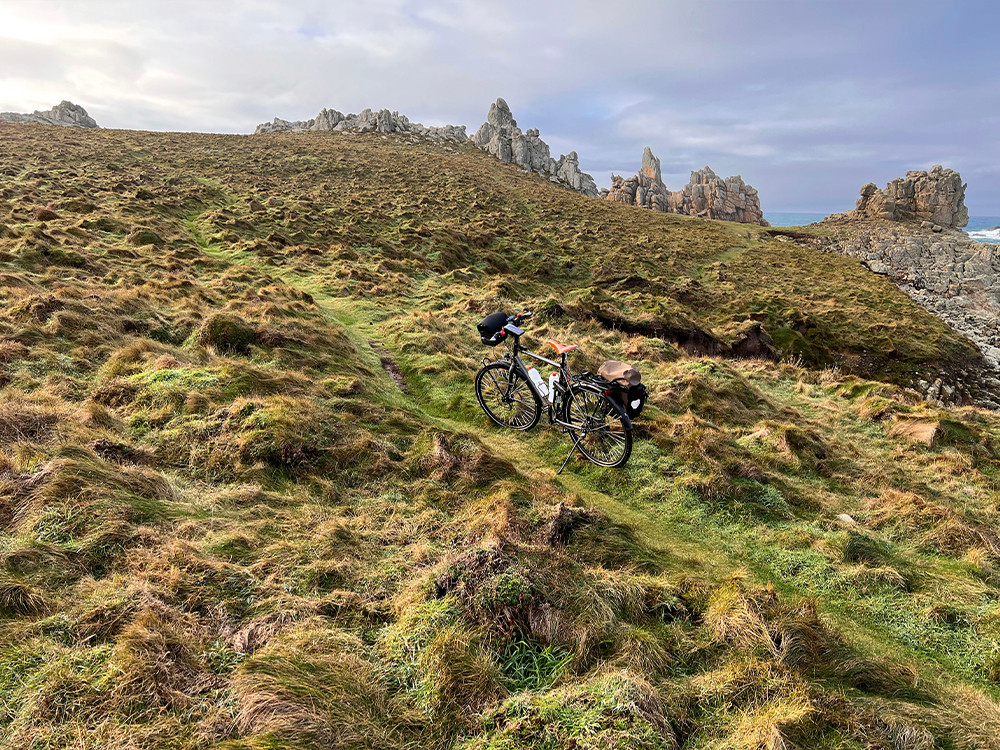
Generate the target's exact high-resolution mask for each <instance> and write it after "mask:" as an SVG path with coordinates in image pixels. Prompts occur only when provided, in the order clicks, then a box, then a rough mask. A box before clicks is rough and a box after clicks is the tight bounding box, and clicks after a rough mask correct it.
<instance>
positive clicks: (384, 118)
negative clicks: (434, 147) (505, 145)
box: [254, 109, 468, 143]
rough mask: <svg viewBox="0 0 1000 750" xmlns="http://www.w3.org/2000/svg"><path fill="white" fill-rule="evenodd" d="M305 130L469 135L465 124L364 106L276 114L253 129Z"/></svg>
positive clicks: (459, 137) (450, 138)
mask: <svg viewBox="0 0 1000 750" xmlns="http://www.w3.org/2000/svg"><path fill="white" fill-rule="evenodd" d="M307 130H336V131H339V132H343V131H349V132H356V133H412V134H415V135H423V136H427V137H430V138H433V139H436V140H445V141H455V142H458V143H465V142H466V141H467V140H468V136H467V135H466V133H465V126H464V125H442V126H440V127H425V126H423V125H421V124H420V123H419V122H410V120H409V118H408V117H407V116H406V115H401V114H399V112H390V111H389V110H387V109H380V110H378V111H375V110H372V109H365V110H362V111H361V112H359V113H358V114H346V115H345V114H344V113H343V112H339V111H337V110H335V109H322V110H320V112H319V114H318V115H316V116H315V117H314V118H312V119H311V120H294V121H290V120H282V119H281V118H279V117H275V118H274V120H273V121H272V122H264V123H261V124H260V125H258V126H257V128H256V130H254V133H255V134H259V133H279V132H302V131H307Z"/></svg>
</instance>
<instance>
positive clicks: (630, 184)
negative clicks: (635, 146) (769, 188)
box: [604, 146, 768, 227]
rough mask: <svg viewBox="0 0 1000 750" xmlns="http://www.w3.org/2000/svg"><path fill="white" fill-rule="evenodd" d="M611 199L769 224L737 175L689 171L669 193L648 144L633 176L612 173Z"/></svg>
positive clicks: (753, 193)
mask: <svg viewBox="0 0 1000 750" xmlns="http://www.w3.org/2000/svg"><path fill="white" fill-rule="evenodd" d="M604 197H605V198H606V199H607V200H610V201H616V202H618V203H625V204H626V205H630V206H641V207H643V208H649V209H652V210H654V211H663V212H665V213H674V214H687V215H688V216H701V217H704V218H707V219H721V220H723V221H738V222H741V223H743V224H760V225H761V226H765V227H766V226H768V223H767V221H765V220H764V214H763V213H762V212H761V209H760V197H759V196H758V195H757V191H756V190H754V189H753V188H752V187H750V186H749V185H747V184H746V183H744V182H743V178H742V177H740V176H739V175H735V176H733V177H727V178H725V179H722V178H721V177H719V176H718V175H717V174H715V172H713V171H712V170H711V168H709V167H705V168H704V169H699V170H696V171H694V172H692V173H691V179H690V181H689V182H688V184H687V185H685V186H684V187H683V188H681V189H680V190H678V191H676V192H671V191H670V190H668V189H667V186H666V185H664V184H663V177H662V173H661V171H660V160H659V159H657V158H656V157H655V156H654V155H653V152H652V150H651V149H650V148H649V146H647V147H646V149H645V151H643V152H642V166H641V167H640V168H639V173H638V174H636V175H635V176H634V177H628V178H624V177H621V176H619V175H612V176H611V189H610V190H608V191H607V192H606V193H604Z"/></svg>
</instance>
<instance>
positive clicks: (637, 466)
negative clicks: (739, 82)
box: [189, 221, 946, 680]
mask: <svg viewBox="0 0 1000 750" xmlns="http://www.w3.org/2000/svg"><path fill="white" fill-rule="evenodd" d="M189 227H190V229H191V232H192V238H193V239H194V240H195V241H196V242H197V243H198V245H199V246H200V247H201V248H202V249H203V250H204V252H206V253H207V254H208V255H211V256H213V257H215V258H217V259H219V260H223V261H225V262H228V263H231V264H233V265H237V266H239V265H248V262H247V261H249V260H251V258H248V257H241V254H239V253H232V252H227V251H226V250H225V249H223V248H222V247H219V246H217V245H213V244H211V243H208V242H205V241H204V239H203V238H202V237H201V235H200V233H199V232H198V230H197V227H196V226H195V223H194V221H190V222H189ZM258 262H259V261H258ZM266 268H267V271H268V272H269V273H270V274H272V275H273V276H274V277H275V278H277V279H279V280H281V281H282V282H283V283H285V284H288V285H289V286H291V287H293V288H296V289H298V290H300V291H305V292H308V293H309V294H310V295H312V297H313V301H314V303H315V305H316V307H317V308H318V309H319V310H320V312H321V313H322V314H323V316H324V317H325V318H326V319H327V320H328V321H329V322H331V323H333V324H335V325H337V326H338V327H340V328H341V329H342V330H343V331H344V332H345V333H346V334H347V335H348V336H349V338H350V339H351V341H352V342H353V343H354V345H355V348H356V350H357V352H358V354H359V356H360V358H361V360H362V362H363V364H364V365H365V366H366V367H367V368H368V369H369V370H370V372H371V377H372V386H373V389H374V391H375V393H376V394H377V396H378V397H379V398H381V399H382V400H383V402H384V403H385V404H386V405H389V406H392V407H395V408H399V409H402V410H404V411H407V412H409V413H411V414H413V415H414V416H417V417H418V418H419V419H420V420H421V421H423V422H424V423H425V424H427V425H429V426H431V427H437V428H439V429H441V430H442V431H446V432H450V433H454V434H465V435H469V436H473V437H475V438H476V439H478V440H479V441H481V442H482V443H483V444H486V445H489V446H490V447H491V448H492V449H493V450H494V451H495V452H496V453H498V454H499V455H502V456H504V457H505V458H506V459H507V460H509V461H510V462H511V463H512V464H513V465H514V466H516V467H517V470H518V472H520V473H521V474H522V475H523V476H524V477H526V478H527V479H528V480H529V481H530V482H532V483H537V484H545V483H554V484H555V485H556V486H557V487H559V488H560V490H561V491H562V493H564V494H565V495H566V496H575V497H577V498H579V502H580V503H581V504H582V505H584V506H585V507H587V508H591V509H596V510H599V511H601V512H603V513H604V514H606V515H607V517H609V518H611V519H613V520H614V521H615V522H620V523H624V524H627V525H628V526H630V527H631V528H632V529H633V530H634V531H635V533H636V536H637V539H638V540H639V541H640V542H641V543H642V544H643V545H644V546H645V548H646V550H647V551H648V552H649V559H650V560H651V561H655V562H656V564H657V565H658V566H661V567H662V569H664V570H683V571H686V572H689V573H693V574H696V575H701V576H704V577H706V578H708V579H710V580H715V581H720V580H722V579H723V578H725V577H727V576H729V575H732V574H733V573H734V572H736V571H739V570H749V571H750V573H751V575H752V576H754V577H757V578H759V579H760V580H762V581H764V580H769V578H768V576H767V575H766V574H764V573H763V571H761V570H758V569H756V567H755V565H754V564H753V563H752V562H751V561H750V560H749V559H748V558H746V557H745V554H744V550H743V549H742V547H741V546H740V540H737V539H731V538H729V537H728V536H727V535H726V533H725V532H724V531H723V530H721V529H714V528H705V529H704V530H703V533H702V534H700V535H699V536H698V538H688V537H686V536H685V533H684V532H683V531H681V530H679V529H677V528H676V527H674V526H672V525H671V524H670V521H669V519H666V518H657V513H656V511H655V509H647V508H637V507H634V506H633V505H629V504H628V503H626V502H624V501H622V500H620V499H618V498H617V497H615V496H614V495H611V494H609V493H607V492H605V491H602V490H601V489H600V488H599V487H597V486H595V479H597V480H598V481H599V475H592V476H588V475H587V474H581V473H578V472H576V471H574V464H576V460H571V461H570V464H569V466H568V467H567V469H566V471H565V472H564V473H563V474H561V475H558V476H557V475H556V468H557V466H558V462H561V460H562V457H563V456H565V453H561V449H562V447H563V446H565V449H566V450H568V448H569V443H568V442H566V440H565V438H564V437H563V436H560V435H559V434H558V433H557V432H554V431H552V430H551V429H549V428H547V426H545V425H544V424H540V425H539V426H538V427H537V428H535V430H533V431H532V434H531V435H525V434H524V433H520V432H514V431H511V430H501V429H497V428H495V427H493V426H492V425H491V424H489V423H488V422H487V420H486V419H485V417H484V418H483V420H482V424H478V423H476V422H475V421H463V420H460V419H456V418H453V417H451V416H447V415H444V414H437V413H433V412H430V411H427V410H426V409H425V407H424V405H422V404H421V403H420V402H419V401H418V400H417V395H418V394H415V393H414V392H413V389H407V388H406V387H405V382H404V383H401V382H400V379H401V378H404V376H403V373H402V371H401V370H398V367H397V368H395V369H396V371H394V368H393V367H392V366H387V363H386V361H385V360H386V359H390V360H392V359H393V356H394V353H393V352H392V351H391V350H390V349H388V348H387V347H386V346H385V345H384V344H383V343H382V342H381V341H379V340H378V339H376V338H375V337H374V335H373V331H372V328H373V325H374V324H375V323H377V322H379V321H380V320H382V319H384V311H383V310H380V309H378V308H377V307H375V306H373V305H372V304H371V303H366V302H360V301H357V300H351V299H347V298H340V297H333V296H331V295H329V294H328V293H326V292H324V291H323V290H322V288H321V287H319V286H318V285H317V284H316V283H315V281H312V280H309V279H306V278H304V277H302V276H301V275H299V274H298V273H296V272H295V271H289V270H287V269H282V268H279V267H275V266H272V265H269V264H267V265H266ZM392 364H393V365H395V362H394V361H393V362H392ZM551 441H558V444H559V446H560V451H558V452H559V453H561V455H560V457H559V458H558V460H557V461H556V463H555V464H553V461H552V458H551V457H550V456H549V455H544V454H546V453H548V454H552V453H553V448H552V442H551ZM577 459H579V460H582V459H580V458H579V456H578V457H577ZM637 459H638V461H637ZM642 460H643V457H642V456H641V455H639V456H637V455H636V454H633V458H632V460H631V461H630V465H629V468H627V469H625V471H628V470H630V469H631V470H635V471H641V470H642V463H641V462H642ZM646 460H656V459H655V454H654V455H653V456H650V457H647V459H646ZM582 468H583V470H584V471H589V468H590V467H589V465H585V466H583V467H582ZM600 471H602V472H608V471H612V472H615V471H622V470H620V469H602V470H600ZM591 473H592V472H591ZM772 583H773V584H775V585H776V586H777V587H778V588H779V589H780V590H782V591H784V593H786V594H791V595H793V596H796V597H809V596H810V594H809V592H805V591H801V590H799V589H797V588H795V587H794V586H789V585H788V584H787V582H783V581H772ZM821 608H822V610H823V612H824V615H825V616H826V617H828V618H829V619H830V621H831V623H832V624H833V625H834V626H835V627H836V628H837V629H838V630H839V631H840V632H842V633H844V634H847V633H849V634H850V637H851V639H852V640H855V641H856V642H858V643H865V644H867V647H868V648H869V649H871V650H883V651H885V650H888V651H892V652H894V653H896V654H897V658H899V656H901V655H903V654H907V655H909V656H911V657H912V656H913V651H912V650H911V648H910V647H909V646H907V645H905V644H904V643H902V642H901V641H900V639H899V638H898V637H896V636H895V635H894V634H889V633H887V632H885V631H884V630H881V629H880V628H877V627H874V626H863V625H859V623H858V622H857V621H856V620H855V618H854V617H853V616H852V612H851V610H850V608H849V607H848V608H845V607H843V606H838V605H837V604H835V603H827V604H826V605H825V606H822V607H821ZM889 644H891V646H890V645H889ZM887 647H888V648H887ZM910 661H911V662H912V661H913V660H912V658H911V659H910ZM942 666H943V665H939V664H936V663H934V662H928V663H926V664H924V665H923V666H922V668H921V672H922V674H923V676H924V678H927V679H932V680H935V679H940V677H941V675H942V671H941V670H942ZM945 674H946V672H945Z"/></svg>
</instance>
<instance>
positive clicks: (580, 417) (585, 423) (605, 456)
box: [565, 386, 632, 467]
mask: <svg viewBox="0 0 1000 750" xmlns="http://www.w3.org/2000/svg"><path fill="white" fill-rule="evenodd" d="M565 421H566V422H567V423H568V424H570V425H571V427H570V428H569V434H570V437H572V438H573V440H574V442H575V443H576V447H577V448H579V449H580V453H582V454H583V455H584V456H586V457H587V460H589V461H591V462H592V463H595V464H597V465H598V466H612V467H617V466H624V465H625V464H626V462H628V459H629V456H631V455H632V426H631V423H630V422H629V421H628V417H626V416H625V413H624V412H623V411H622V409H621V407H620V406H619V405H618V404H616V403H615V402H614V401H612V400H611V399H610V398H609V397H608V396H607V395H606V394H604V393H597V392H595V391H591V390H587V389H585V388H580V387H579V386H577V387H574V388H573V389H572V391H570V393H569V395H568V396H567V398H566V415H565Z"/></svg>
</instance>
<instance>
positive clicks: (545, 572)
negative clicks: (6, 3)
mask: <svg viewBox="0 0 1000 750" xmlns="http://www.w3.org/2000/svg"><path fill="white" fill-rule="evenodd" d="M2 135H3V137H4V139H5V140H4V142H5V144H8V143H9V144H10V149H9V153H8V152H5V153H4V154H3V155H0V176H2V181H0V224H2V225H3V226H4V227H6V230H5V231H4V232H3V233H2V234H3V236H2V237H0V300H2V302H3V303H4V304H3V305H2V309H0V387H2V390H3V394H2V395H3V399H2V403H0V744H3V745H5V746H10V747H39V748H42V747H53V748H54V747H73V746H79V747H105V748H126V747H129V748H131V747H149V748H153V747H165V746H169V747H185V748H230V750H234V749H235V748H265V747H285V748H293V747H294V748H313V747H315V748H318V747H345V748H360V747H380V748H384V747H388V748H394V747H398V748H412V747H430V748H435V747H437V748H449V747H461V748H467V749H470V748H477V749H478V748H496V749H499V748H508V749H510V748H522V747H523V748H529V747H542V748H553V749H556V748H558V749H559V750H562V749H563V748H574V747H575V748H583V747H594V748H597V747H600V748H609V747H620V748H666V747H683V748H723V747H725V748H732V747H747V748H749V747H755V748H757V747H788V746H790V745H793V746H795V747H803V748H804V747H817V748H860V747H865V748H900V747H907V748H917V747H930V746H936V747H942V748H972V747H997V744H996V737H997V736H998V735H1000V708H998V704H997V697H998V694H1000V693H998V687H997V683H998V674H1000V667H998V664H1000V656H998V653H997V648H996V642H997V636H998V634H1000V616H998V613H1000V596H998V595H1000V542H997V540H996V535H995V532H994V529H995V528H996V526H997V523H998V511H997V507H996V502H995V498H996V496H997V492H998V491H1000V485H998V477H1000V460H998V456H997V452H996V446H997V445H998V440H1000V419H998V418H997V417H996V415H995V414H992V413H989V412H984V411H980V410H978V409H975V408H972V407H966V408H960V409H943V408H937V407H933V406H930V405H928V404H926V403H923V402H920V401H919V400H918V399H917V398H916V397H915V395H914V394H913V393H912V392H911V391H908V390H907V389H906V386H908V385H911V384H912V383H913V382H914V380H915V379H916V378H918V377H923V378H925V379H926V378H931V377H938V376H941V377H946V378H947V377H953V376H955V375H956V374H958V373H962V372H966V371H967V370H968V367H969V366H970V363H973V364H974V362H975V352H974V351H973V349H972V348H971V345H970V344H969V342H968V341H966V340H964V339H962V338H961V337H959V336H956V335H955V334H954V333H952V332H951V331H950V330H949V329H948V328H947V327H946V326H944V325H943V324H942V323H941V322H940V321H938V320H937V319H936V318H934V317H932V316H930V315H929V314H927V313H926V312H924V311H923V310H921V309H920V308H918V307H916V306H915V305H914V304H913V303H912V302H911V301H910V300H909V299H908V298H907V297H906V296H905V295H904V294H902V293H901V292H899V291H898V290H897V289H896V288H895V287H893V286H892V285H891V284H890V283H889V282H887V281H886V280H885V279H883V278H881V277H877V276H875V275H873V274H870V273H868V272H867V271H865V270H864V269H863V268H862V267H861V266H860V265H859V264H857V263H856V262H854V261H852V260H848V259H845V258H842V257H839V256H832V255H827V254H821V253H817V252H814V251H812V250H809V249H808V248H807V247H804V246H801V245H799V244H796V243H787V242H780V241H776V240H774V239H773V238H772V234H773V232H768V231H765V230H763V229H761V228H756V227H747V226H742V225H733V224H726V223H721V222H711V221H702V220H697V219H691V218H688V217H681V216H674V215H662V214H656V213H653V212H649V211H642V210H638V209H633V208H630V207H624V206H619V205H613V204H610V203H603V202H599V201H595V200H591V199H586V198H584V197H582V196H578V195H576V194H574V193H570V192H568V191H564V190H561V189H559V188H556V187H554V186H552V185H549V184H547V183H545V182H544V181H542V180H538V179H536V178H534V177H532V176H525V175H522V174H521V173H519V172H518V171H517V170H516V169H512V168H509V167H508V166H505V165H502V164H499V163H498V162H496V161H494V160H492V159H490V158H488V157H486V156H485V155H483V154H482V153H480V152H478V151H476V150H475V149H472V148H471V147H470V148H464V147H463V148H459V149H457V150H455V151H453V152H448V151H444V150H442V149H440V148H439V147H436V146H433V145H431V144H427V143H423V142H420V141H419V140H417V141H413V142H411V141H410V140H408V139H406V138H399V137H387V138H383V137H381V136H378V135H371V136H352V135H338V134H314V136H315V137H312V136H310V137H300V136H280V135H279V136H273V137H272V136H267V137H256V138H248V137H240V136H208V135H196V134H150V133H133V132H111V131H99V132H96V133H93V134H91V133H88V134H87V138H86V139H83V138H81V137H80V135H79V134H75V133H70V132H66V131H58V130H50V129H46V128H14V127H7V128H3V131H2ZM41 207H50V208H51V209H52V210H53V211H54V212H55V213H56V214H57V215H58V217H60V218H57V219H51V218H50V219H48V220H46V221H45V222H43V223H40V222H38V221H37V220H36V218H35V217H36V215H37V213H36V212H37V210H38V208H41ZM147 240H148V242H147ZM521 306H525V307H534V308H535V309H536V311H537V313H538V314H537V315H536V317H535V319H533V320H532V322H531V325H530V326H529V333H528V338H527V339H526V343H529V344H530V345H532V346H538V347H539V348H542V347H543V346H544V344H543V343H542V342H544V341H545V339H546V338H548V337H550V336H551V337H556V338H559V339H560V340H569V341H571V342H573V343H579V344H580V345H581V346H580V350H579V352H578V353H577V354H575V355H574V359H573V365H574V367H577V368H580V369H582V368H584V367H587V368H590V369H595V368H596V365H597V364H599V363H600V361H601V360H602V359H605V358H614V359H626V360H630V361H634V362H636V363H637V364H638V365H639V367H640V368H641V370H642V372H643V377H644V381H645V382H647V384H648V385H649V387H650V389H651V399H650V402H649V404H648V406H647V410H646V413H645V414H644V415H643V418H642V419H641V420H640V421H639V422H638V423H637V426H636V445H635V449H634V452H633V456H632V459H631V461H630V463H629V465H628V467H627V468H626V469H624V470H620V471H615V470H606V469H601V468H598V467H595V466H592V465H591V464H589V463H587V462H585V461H583V460H582V459H580V458H579V457H577V458H574V459H573V460H571V461H570V463H569V466H568V468H567V471H566V472H565V473H563V474H562V475H558V476H557V475H556V474H555V470H556V468H557V467H558V465H559V464H560V463H561V461H562V459H563V458H564V457H565V454H566V451H567V450H568V449H569V447H570V444H569V442H568V441H567V439H566V438H565V437H564V436H562V435H560V434H559V433H558V432H557V431H556V430H554V429H551V428H548V427H545V426H544V425H542V426H539V427H538V428H537V429H536V430H534V431H532V432H531V433H529V434H520V433H513V432H504V431H501V430H498V429H496V428H494V427H493V426H492V425H491V424H490V423H489V422H488V421H487V420H486V419H485V418H484V417H483V415H482V414H481V412H480V411H479V408H478V406H477V404H476V402H475V398H474V394H473V392H472V381H473V377H474V375H475V372H476V369H477V368H478V366H479V362H480V361H481V359H482V358H483V356H489V355H491V354H494V353H491V352H488V351H484V350H483V349H482V348H481V346H480V345H479V344H478V340H477V338H476V336H475V334H474V332H473V330H474V326H475V323H476V322H477V321H478V320H479V319H480V318H481V317H482V316H483V315H484V314H485V313H488V312H492V311H493V310H495V309H497V308H501V307H503V308H508V309H514V308H515V307H521ZM754 323H760V324H761V325H762V326H763V327H764V329H765V330H766V331H767V332H768V333H769V334H770V336H771V337H772V338H773V340H774V342H775V345H776V347H777V355H778V356H777V359H776V360H775V359H773V358H772V359H760V360H757V359H742V358H739V357H736V356H735V352H736V351H737V349H738V344H739V342H740V341H741V340H742V339H741V337H742V336H745V335H746V332H747V330H748V327H749V326H750V325H751V324H754ZM706 352H708V353H711V352H714V353H715V356H704V354H705V353H706ZM963 377H964V376H963ZM968 387H969V388H970V389H972V390H974V389H975V388H976V387H978V386H977V385H976V383H975V382H974V381H973V380H970V381H969V386H968ZM560 508H562V510H560ZM566 508H569V509H571V511H570V514H571V517H572V518H573V522H572V524H571V527H570V528H569V530H568V531H566V532H565V533H564V534H562V535H560V537H559V538H560V539H561V540H563V541H561V542H559V543H558V544H555V545H553V544H550V543H549V541H548V540H549V539H551V538H553V537H551V535H550V534H549V532H548V529H549V525H550V523H552V521H553V519H554V518H557V517H559V514H560V513H565V512H567V511H566ZM842 514H848V515H849V516H850V517H851V519H852V520H850V521H844V520H842V519H838V516H839V515H842ZM563 542H564V543H563Z"/></svg>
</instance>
